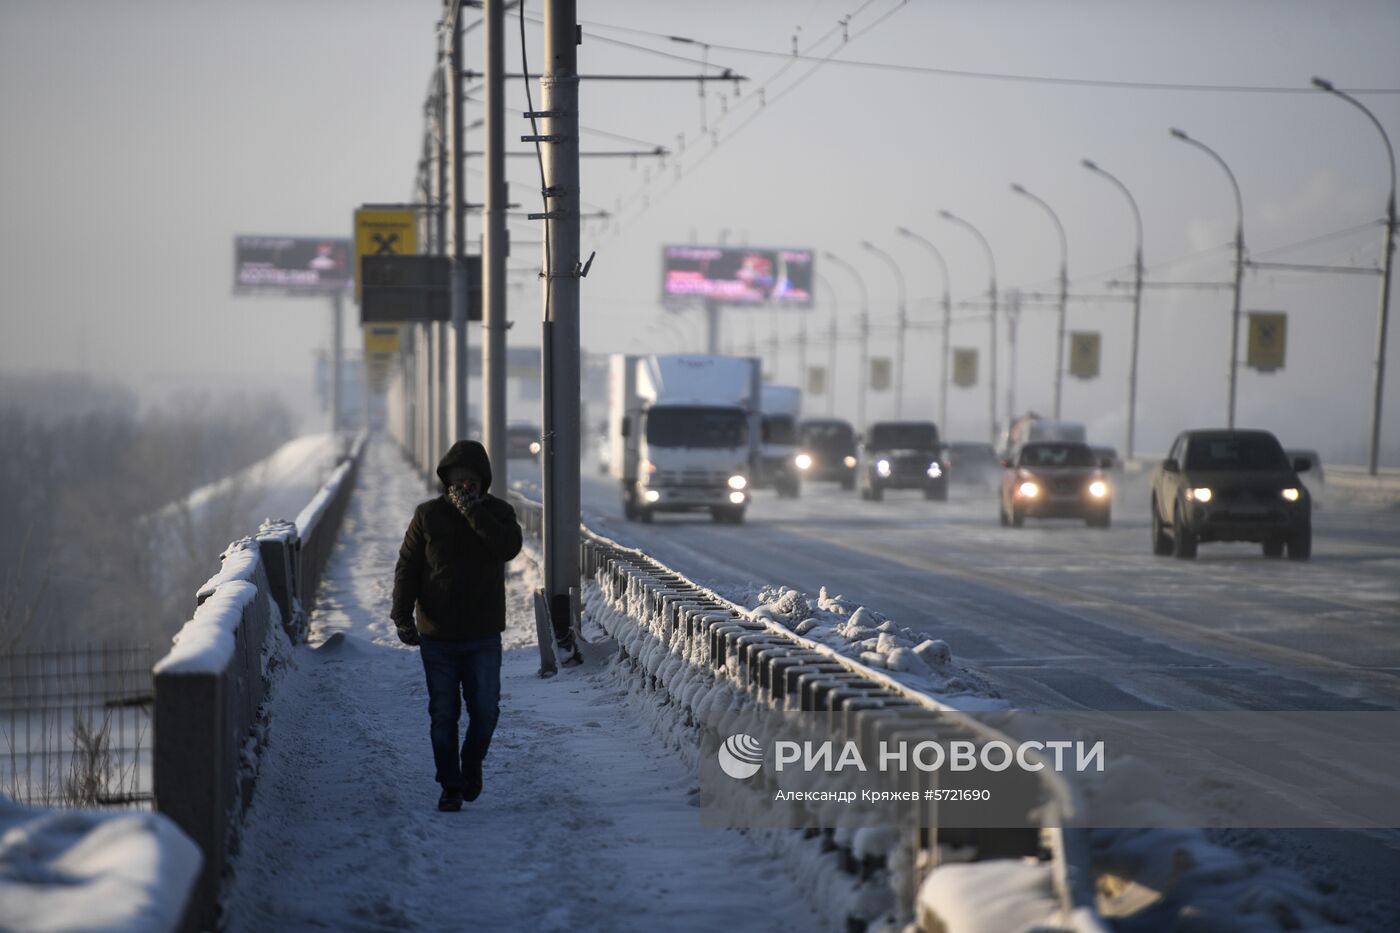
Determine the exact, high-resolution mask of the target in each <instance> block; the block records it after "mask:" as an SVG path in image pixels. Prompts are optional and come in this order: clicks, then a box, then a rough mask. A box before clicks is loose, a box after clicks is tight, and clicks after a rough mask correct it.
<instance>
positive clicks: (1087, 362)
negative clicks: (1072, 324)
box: [1069, 330, 1100, 379]
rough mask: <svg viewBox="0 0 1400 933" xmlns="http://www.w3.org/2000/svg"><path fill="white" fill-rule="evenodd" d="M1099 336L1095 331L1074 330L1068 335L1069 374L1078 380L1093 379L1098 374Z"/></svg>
mask: <svg viewBox="0 0 1400 933" xmlns="http://www.w3.org/2000/svg"><path fill="white" fill-rule="evenodd" d="M1099 344H1100V340H1099V334H1098V332H1097V331H1089V330H1076V331H1071V332H1070V335H1069V374H1070V375H1071V376H1075V377H1077V378H1079V379H1093V378H1095V377H1097V376H1098V374H1099Z"/></svg>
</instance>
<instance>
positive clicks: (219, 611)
mask: <svg viewBox="0 0 1400 933" xmlns="http://www.w3.org/2000/svg"><path fill="white" fill-rule="evenodd" d="M364 443H365V438H364V437H363V435H362V436H360V437H359V438H357V439H356V441H355V442H354V444H353V446H352V447H351V450H350V453H349V454H348V456H347V457H346V459H345V460H344V461H343V462H342V463H341V464H340V465H339V466H338V467H337V468H336V470H335V472H334V473H333V474H332V475H331V477H330V479H329V480H328V481H327V482H326V484H325V485H324V486H323V487H322V488H321V490H320V491H319V492H318V493H317V494H316V497H315V498H314V499H313V500H312V502H311V504H310V505H308V506H307V508H306V509H304V510H303V511H302V513H301V515H300V516H298V518H297V520H296V522H288V521H267V522H264V523H263V525H262V527H261V528H260V529H259V532H258V534H257V535H254V536H251V537H247V538H243V539H241V540H239V541H235V542H233V543H232V544H230V545H229V546H228V549H227V550H225V551H224V553H223V555H221V558H220V559H221V566H220V568H219V572H218V573H216V574H215V575H214V576H213V577H211V578H210V579H209V580H208V582H206V583H205V584H204V585H203V586H202V587H200V588H199V590H198V592H197V594H196V600H197V602H198V608H196V610H195V613H194V617H193V618H192V619H190V621H188V622H186V623H185V625H184V627H183V628H181V629H180V631H179V633H178V634H177V635H176V636H175V640H174V645H173V647H172V648H171V650H170V653H169V654H167V655H166V656H165V657H163V658H161V659H160V660H159V661H158V662H156V665H155V667H154V669H153V670H152V675H153V680H154V685H155V704H154V711H153V714H152V716H153V730H154V733H155V735H154V745H153V752H152V765H153V770H154V782H153V783H154V789H155V805H156V809H157V810H159V811H160V812H161V813H164V814H165V815H166V816H168V817H170V818H171V819H172V820H173V821H174V822H175V824H176V825H178V826H179V827H180V828H181V829H183V830H184V831H185V832H186V833H187V834H188V835H189V836H190V838H191V839H193V840H194V842H195V843H196V844H197V845H198V846H199V848H200V851H201V852H202V853H203V855H204V864H203V870H202V872H201V873H200V875H199V878H198V881H197V884H196V888H195V892H194V896H193V897H192V898H191V900H190V907H189V912H188V914H187V916H186V918H185V922H184V924H183V927H182V928H184V929H201V930H202V929H213V928H215V927H217V924H218V897H219V885H220V882H221V879H222V877H223V874H224V866H225V861H226V856H227V854H228V852H229V850H230V846H232V845H234V844H236V841H237V830H238V825H239V819H240V817H241V815H242V813H243V810H244V808H246V806H247V805H248V802H249V799H250V798H251V796H252V789H253V780H254V778H255V777H256V773H257V756H258V752H259V750H260V749H261V747H262V746H263V744H264V743H265V741H266V736H267V725H268V724H267V723H266V721H265V719H264V718H263V716H262V708H263V705H264V701H265V700H266V698H267V692H268V690H269V687H270V683H271V675H272V673H273V672H274V670H275V669H276V667H277V665H278V664H279V662H280V659H281V658H282V657H283V655H284V652H285V649H286V648H287V647H289V646H290V644H291V643H292V642H294V641H299V640H301V639H302V638H303V637H304V636H305V619H306V614H307V613H308V612H309V611H310V608H311V607H312V606H313V605H314V602H315V595H316V586H317V583H318V582H319V580H320V577H321V572H322V571H323V570H324V568H325V564H326V561H327V560H328V559H329V557H330V552H331V548H332V546H333V544H334V540H335V535H336V532H337V530H338V529H339V526H340V520H341V518H342V517H343V516H344V514H345V509H346V507H347V505H348V503H349V499H350V495H351V493H352V491H353V490H354V486H355V474H356V470H357V468H358V464H359V461H360V456H361V454H362V452H363V449H364Z"/></svg>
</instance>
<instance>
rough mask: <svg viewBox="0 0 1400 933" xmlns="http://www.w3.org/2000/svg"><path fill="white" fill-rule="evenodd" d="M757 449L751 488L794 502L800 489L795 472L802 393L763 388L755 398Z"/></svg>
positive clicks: (794, 388)
mask: <svg viewBox="0 0 1400 933" xmlns="http://www.w3.org/2000/svg"><path fill="white" fill-rule="evenodd" d="M758 407H759V410H760V411H761V412H762V416H763V417H762V421H761V422H760V427H759V431H760V446H759V454H758V469H756V470H755V471H754V484H755V485H756V486H759V487H761V488H764V489H768V488H772V489H776V490H777V491H778V495H779V496H780V497H782V498H795V497H796V496H798V495H800V494H801V491H802V485H801V481H800V479H799V477H800V476H801V473H800V471H799V470H798V468H797V454H798V436H797V419H798V416H799V415H801V413H802V390H801V389H800V388H798V387H797V386H783V385H772V384H765V385H764V386H763V387H762V389H761V390H760V394H759V403H758Z"/></svg>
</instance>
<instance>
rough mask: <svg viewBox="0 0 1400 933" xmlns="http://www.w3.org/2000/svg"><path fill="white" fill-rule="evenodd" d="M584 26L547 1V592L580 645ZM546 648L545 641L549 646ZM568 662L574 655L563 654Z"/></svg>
mask: <svg viewBox="0 0 1400 933" xmlns="http://www.w3.org/2000/svg"><path fill="white" fill-rule="evenodd" d="M581 36H582V33H581V31H580V29H579V26H578V15H577V5H576V0H546V2H545V8H544V56H545V62H544V68H543V72H544V73H543V75H542V76H541V78H540V89H541V97H540V106H541V111H540V113H541V115H542V117H543V123H544V127H543V133H542V135H540V136H539V137H538V138H530V139H528V140H527V141H531V142H535V143H536V144H537V145H540V146H541V147H542V153H543V155H542V158H543V160H544V178H545V189H544V191H543V192H542V193H543V195H544V197H545V203H546V209H545V211H544V213H543V215H535V217H536V218H537V219H540V220H543V221H544V223H545V231H546V236H545V246H544V268H545V286H544V340H543V348H544V354H545V356H544V362H545V369H544V378H545V385H544V395H545V426H544V432H545V433H544V469H545V490H544V493H545V496H544V520H545V524H544V561H545V563H544V590H545V592H544V596H545V599H546V605H547V610H548V614H549V619H550V622H551V624H552V626H553V630H554V637H555V641H556V642H557V643H559V645H560V646H561V647H563V648H564V649H565V650H566V653H572V652H569V650H568V649H572V648H573V646H574V635H573V628H574V624H573V623H574V618H573V616H574V611H573V601H574V599H575V598H576V597H577V593H578V585H579V321H578V311H579V280H580V279H581V278H582V276H583V274H584V273H585V272H586V271H587V270H586V269H585V268H583V266H582V265H581V263H580V260H579V158H578V151H579V143H578V124H579V119H578V81H579V78H578V44H579V42H580V41H581ZM542 647H543V646H542ZM563 660H564V661H568V660H569V658H567V657H566V658H564V659H563Z"/></svg>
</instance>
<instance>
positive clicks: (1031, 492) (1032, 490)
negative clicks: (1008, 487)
mask: <svg viewBox="0 0 1400 933" xmlns="http://www.w3.org/2000/svg"><path fill="white" fill-rule="evenodd" d="M1016 491H1017V492H1018V493H1020V494H1021V495H1022V496H1025V497H1026V498H1027V499H1034V498H1035V497H1036V496H1038V495H1040V487H1039V486H1037V485H1036V484H1035V483H1032V482H1031V481H1030V480H1027V481H1026V482H1024V483H1022V484H1021V485H1020V486H1018V487H1016Z"/></svg>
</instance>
